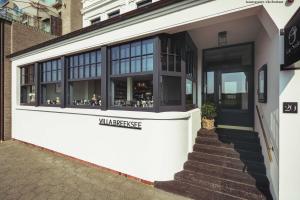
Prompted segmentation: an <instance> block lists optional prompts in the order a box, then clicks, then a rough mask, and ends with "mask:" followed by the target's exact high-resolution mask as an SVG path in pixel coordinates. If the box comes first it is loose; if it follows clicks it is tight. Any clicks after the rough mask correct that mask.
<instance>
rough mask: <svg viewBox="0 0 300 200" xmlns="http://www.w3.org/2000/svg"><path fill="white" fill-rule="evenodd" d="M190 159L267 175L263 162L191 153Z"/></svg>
mask: <svg viewBox="0 0 300 200" xmlns="http://www.w3.org/2000/svg"><path fill="white" fill-rule="evenodd" d="M188 159H189V160H192V161H198V162H203V163H207V164H212V165H218V166H221V167H227V168H231V169H235V170H239V171H246V172H250V173H251V172H257V173H261V174H265V173H266V167H265V165H264V163H263V162H255V161H249V160H240V159H234V158H228V157H222V156H216V155H210V154H206V153H198V152H192V153H189V155H188Z"/></svg>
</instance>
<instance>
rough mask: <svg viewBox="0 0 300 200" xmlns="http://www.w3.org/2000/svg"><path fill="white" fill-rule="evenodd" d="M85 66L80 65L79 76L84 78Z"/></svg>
mask: <svg viewBox="0 0 300 200" xmlns="http://www.w3.org/2000/svg"><path fill="white" fill-rule="evenodd" d="M83 73H84V68H83V67H82V66H81V67H79V78H83Z"/></svg>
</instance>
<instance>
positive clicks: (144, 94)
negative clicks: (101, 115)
mask: <svg viewBox="0 0 300 200" xmlns="http://www.w3.org/2000/svg"><path fill="white" fill-rule="evenodd" d="M111 96H112V102H111V104H112V106H114V107H135V108H153V82H152V77H142V78H132V77H124V78H118V79H112V82H111Z"/></svg>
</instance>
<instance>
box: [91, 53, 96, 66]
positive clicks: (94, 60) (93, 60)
mask: <svg viewBox="0 0 300 200" xmlns="http://www.w3.org/2000/svg"><path fill="white" fill-rule="evenodd" d="M90 59H91V63H96V52H95V51H93V52H91V58H90Z"/></svg>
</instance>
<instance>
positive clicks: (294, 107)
mask: <svg viewBox="0 0 300 200" xmlns="http://www.w3.org/2000/svg"><path fill="white" fill-rule="evenodd" d="M283 113H298V103H297V102H284V103H283Z"/></svg>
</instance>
